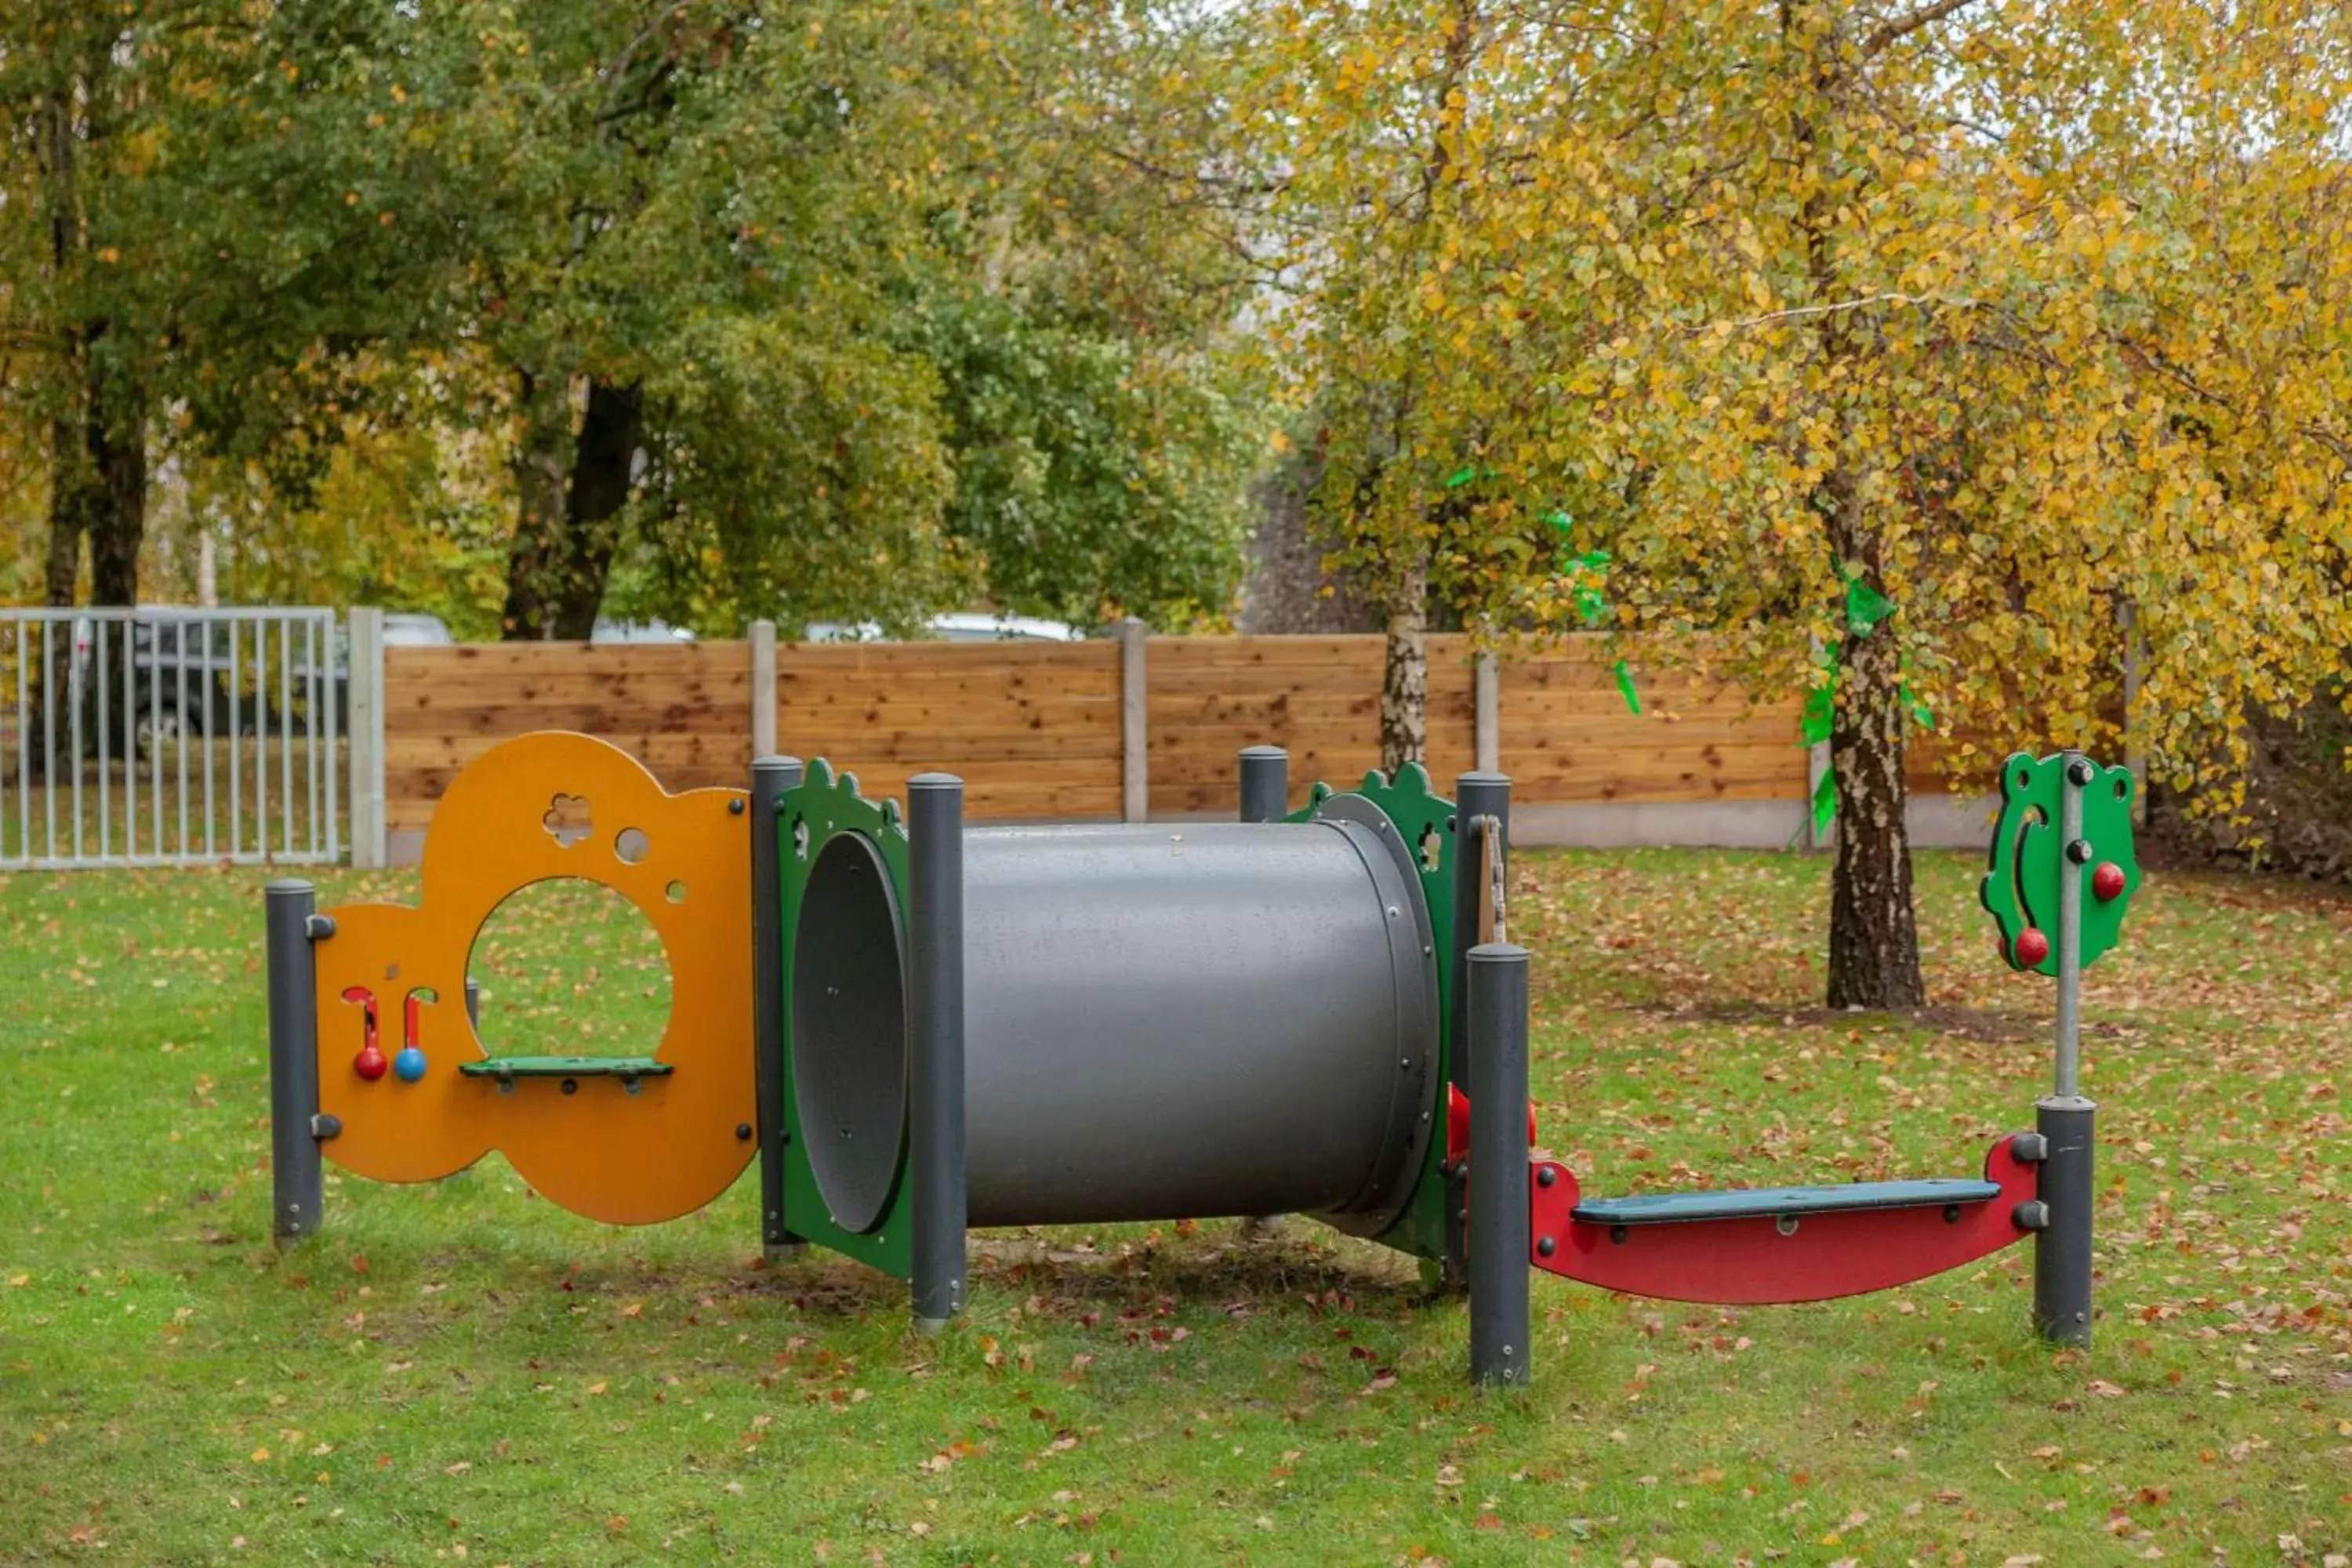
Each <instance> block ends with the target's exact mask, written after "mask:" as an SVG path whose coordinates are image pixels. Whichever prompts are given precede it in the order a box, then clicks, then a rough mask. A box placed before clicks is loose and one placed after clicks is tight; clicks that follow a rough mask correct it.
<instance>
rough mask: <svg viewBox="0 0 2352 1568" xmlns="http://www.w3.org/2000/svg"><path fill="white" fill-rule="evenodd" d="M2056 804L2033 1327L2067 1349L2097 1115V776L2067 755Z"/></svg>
mask: <svg viewBox="0 0 2352 1568" xmlns="http://www.w3.org/2000/svg"><path fill="white" fill-rule="evenodd" d="M2063 755H2064V758H2065V764H2064V767H2063V775H2062V777H2063V782H2062V783H2061V784H2060V786H2059V788H2060V794H2059V796H2058V842H2059V880H2058V1063H2057V1071H2056V1074H2055V1081H2054V1082H2053V1085H2052V1092H2051V1094H2050V1097H2049V1098H2048V1099H2046V1100H2042V1102H2041V1103H2040V1104H2039V1105H2037V1106H2036V1107H2035V1108H2034V1110H2035V1116H2034V1124H2035V1126H2036V1127H2037V1128H2038V1129H2039V1130H2040V1131H2041V1133H2042V1141H2043V1146H2044V1149H2045V1151H2046V1155H2045V1158H2044V1159H2043V1161H2042V1169H2041V1172H2040V1173H2039V1176H2038V1178H2037V1183H2036V1186H2037V1190H2036V1193H2035V1195H2036V1196H2037V1197H2039V1198H2040V1199H2041V1201H2042V1205H2043V1207H2044V1209H2045V1210H2046V1211H2047V1215H2048V1219H2049V1224H2048V1226H2046V1227H2045V1228H2044V1229H2042V1231H2040V1232H2038V1233H2037V1234H2036V1236H2035V1237H2034V1247H2033V1326H2034V1329H2035V1331H2037V1332H2039V1333H2040V1334H2041V1335H2042V1338H2044V1339H2046V1340H2051V1341H2054V1342H2059V1343H2062V1344H2088V1343H2090V1342H2091V1232H2092V1226H2091V1221H2092V1212H2091V1205H2092V1203H2093V1200H2094V1197H2095V1193H2094V1190H2093V1186H2092V1180H2093V1165H2094V1151H2095V1146H2096V1142H2097V1140H2096V1118H2097V1112H2098V1107H2097V1105H2096V1104H2095V1103H2094V1102H2093V1101H2091V1100H2085V1099H2084V1098H2083V1092H2082V994H2083V879H2084V877H2086V876H2088V875H2089V873H2090V867H2091V862H2092V860H2093V859H2094V858H2095V855H2096V852H2097V851H2096V847H2095V846H2094V845H2092V844H2090V843H2088V842H2086V841H2085V840H2084V837H2083V789H2084V786H2085V785H2086V784H2089V783H2090V782H2091V781H2092V779H2094V778H2095V777H2096V776H2097V772H2096V770H2095V768H2093V767H2092V765H2091V763H2090V761H2089V759H2087V758H2085V757H2084V755H2083V753H2082V752H2077V751H2072V750H2069V751H2067V752H2064V753H2063Z"/></svg>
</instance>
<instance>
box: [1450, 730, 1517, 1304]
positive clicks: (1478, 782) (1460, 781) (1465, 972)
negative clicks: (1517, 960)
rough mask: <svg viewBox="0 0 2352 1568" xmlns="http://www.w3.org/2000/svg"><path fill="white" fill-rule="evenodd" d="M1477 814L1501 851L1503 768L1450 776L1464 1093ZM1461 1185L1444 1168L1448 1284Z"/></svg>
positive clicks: (1459, 1232) (1455, 1045) (1453, 1030)
mask: <svg viewBox="0 0 2352 1568" xmlns="http://www.w3.org/2000/svg"><path fill="white" fill-rule="evenodd" d="M1482 816H1491V817H1493V818H1494V819H1495V820H1496V822H1497V823H1498V824H1500V825H1501V826H1502V829H1503V842H1502V845H1501V848H1502V850H1503V852H1504V854H1505V856H1506V857H1507V856H1508V854H1509V851H1510V842H1511V781H1510V778H1509V777H1508V776H1507V774H1503V773H1488V772H1486V770H1484V769H1474V770H1473V771H1471V772H1469V773H1464V774H1462V775H1460V776H1459V777H1457V778H1456V779H1455V780H1454V940H1453V943H1452V951H1451V952H1448V953H1447V955H1446V963H1447V972H1448V973H1449V974H1450V975H1451V977H1452V980H1451V984H1449V986H1448V987H1447V992H1448V1003H1447V1006H1446V1024H1445V1040H1446V1045H1447V1047H1448V1048H1447V1051H1446V1057H1447V1061H1446V1072H1445V1080H1446V1082H1447V1083H1448V1084H1450V1085H1451V1086H1452V1087H1454V1088H1455V1089H1460V1090H1461V1091H1462V1092H1463V1093H1464V1094H1465V1095H1466V1094H1468V1093H1469V1092H1470V1077H1469V1073H1470V1058H1471V1056H1472V1055H1474V1054H1475V1051H1476V1049H1477V1046H1476V1043H1475V1041H1474V1040H1473V1039H1472V1038H1471V1035H1470V973H1469V971H1470V950H1471V949H1472V948H1474V947H1475V946H1477V945H1478V900H1479V899H1480V898H1481V897H1482V896H1484V891H1485V889H1482V888H1481V887H1480V886H1479V882H1480V879H1481V878H1482V877H1483V876H1484V874H1485V873H1484V868H1483V867H1482V866H1481V864H1480V862H1481V861H1482V860H1483V858H1484V857H1483V856H1482V855H1481V854H1480V853H1479V845H1478V835H1477V832H1476V831H1475V828H1474V827H1473V826H1472V825H1473V824H1474V823H1475V822H1476V821H1477V820H1478V819H1479V818H1480V817H1482ZM1520 1098H1521V1099H1523V1100H1524V1099H1525V1098H1526V1097H1525V1096H1524V1095H1523V1096H1521V1097H1520ZM1441 1110H1442V1107H1441ZM1440 1125H1441V1126H1442V1125H1443V1123H1442V1122H1441V1123H1440ZM1462 1191H1463V1183H1462V1173H1461V1172H1459V1171H1452V1172H1448V1173H1446V1186H1445V1264H1444V1268H1443V1270H1442V1271H1441V1281H1440V1282H1441V1284H1442V1285H1443V1286H1444V1287H1445V1288H1449V1289H1461V1288H1462V1287H1463V1285H1464V1284H1465V1282H1466V1276H1465V1267H1466V1263H1465V1259H1466V1256H1467V1255H1466V1252H1465V1246H1464V1241H1463V1230H1464V1220H1463V1207H1462Z"/></svg>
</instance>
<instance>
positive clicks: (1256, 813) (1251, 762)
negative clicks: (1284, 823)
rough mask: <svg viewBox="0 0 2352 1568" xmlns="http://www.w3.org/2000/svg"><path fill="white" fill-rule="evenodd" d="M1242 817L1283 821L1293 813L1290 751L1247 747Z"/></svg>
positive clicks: (1279, 748) (1244, 754)
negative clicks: (1291, 806) (1291, 807)
mask: <svg viewBox="0 0 2352 1568" xmlns="http://www.w3.org/2000/svg"><path fill="white" fill-rule="evenodd" d="M1241 773H1242V798H1241V807H1242V809H1241V820H1242V821H1244V822H1280V821H1281V820H1282V819H1283V818H1284V817H1285V816H1288V815H1290V753H1289V752H1286V751H1284V750H1283V749H1282V748H1281V747H1280V746H1244V747H1243V748H1242V756H1241Z"/></svg>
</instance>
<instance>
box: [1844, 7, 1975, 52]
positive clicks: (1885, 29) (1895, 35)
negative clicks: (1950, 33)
mask: <svg viewBox="0 0 2352 1568" xmlns="http://www.w3.org/2000/svg"><path fill="white" fill-rule="evenodd" d="M1974 4H1976V0H1928V4H1927V5H1922V6H1920V7H1919V8H1918V9H1917V10H1916V11H1906V12H1905V13H1904V14H1903V15H1902V16H1897V17H1895V18H1894V19H1893V20H1892V21H1888V22H1882V23H1880V24H1879V25H1878V26H1877V28H1876V29H1875V30H1874V31H1873V32H1872V33H1871V35H1870V37H1866V38H1864V40H1863V41H1862V53H1863V58H1865V59H1867V58H1869V57H1871V56H1872V55H1874V54H1876V53H1878V52H1879V51H1880V50H1881V49H1884V48H1885V47H1887V46H1888V45H1889V44H1894V43H1899V42H1901V41H1902V40H1903V39H1905V38H1906V37H1910V36H1911V35H1912V34H1914V33H1916V32H1917V31H1918V30H1919V29H1920V28H1922V27H1924V26H1927V25H1928V24H1930V23H1933V22H1940V21H1942V20H1943V19H1944V18H1945V17H1947V16H1950V15H1951V14H1952V13H1953V12H1955V11H1961V10H1965V9H1967V8H1968V7H1969V6H1970V5H1974Z"/></svg>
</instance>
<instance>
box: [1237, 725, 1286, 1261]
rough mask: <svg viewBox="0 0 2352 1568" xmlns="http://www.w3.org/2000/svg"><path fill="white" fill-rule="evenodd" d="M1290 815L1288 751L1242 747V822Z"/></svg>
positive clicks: (1272, 1224)
mask: <svg viewBox="0 0 2352 1568" xmlns="http://www.w3.org/2000/svg"><path fill="white" fill-rule="evenodd" d="M1289 815H1290V753H1289V752H1286V751H1284V750H1283V749H1282V748H1281V747H1280V746H1244V747H1243V748H1242V751H1241V815H1240V819H1241V820H1242V821H1244V822H1280V821H1281V820H1282V819H1283V818H1284V817H1286V816H1289ZM1281 1226H1282V1216H1281V1215H1273V1214H1260V1215H1249V1216H1248V1217H1246V1218H1245V1219H1244V1220H1243V1221H1242V1231H1243V1233H1244V1235H1249V1236H1255V1237H1268V1236H1272V1235H1274V1234H1275V1233H1276V1231H1278V1230H1279V1229H1280V1228H1281Z"/></svg>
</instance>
